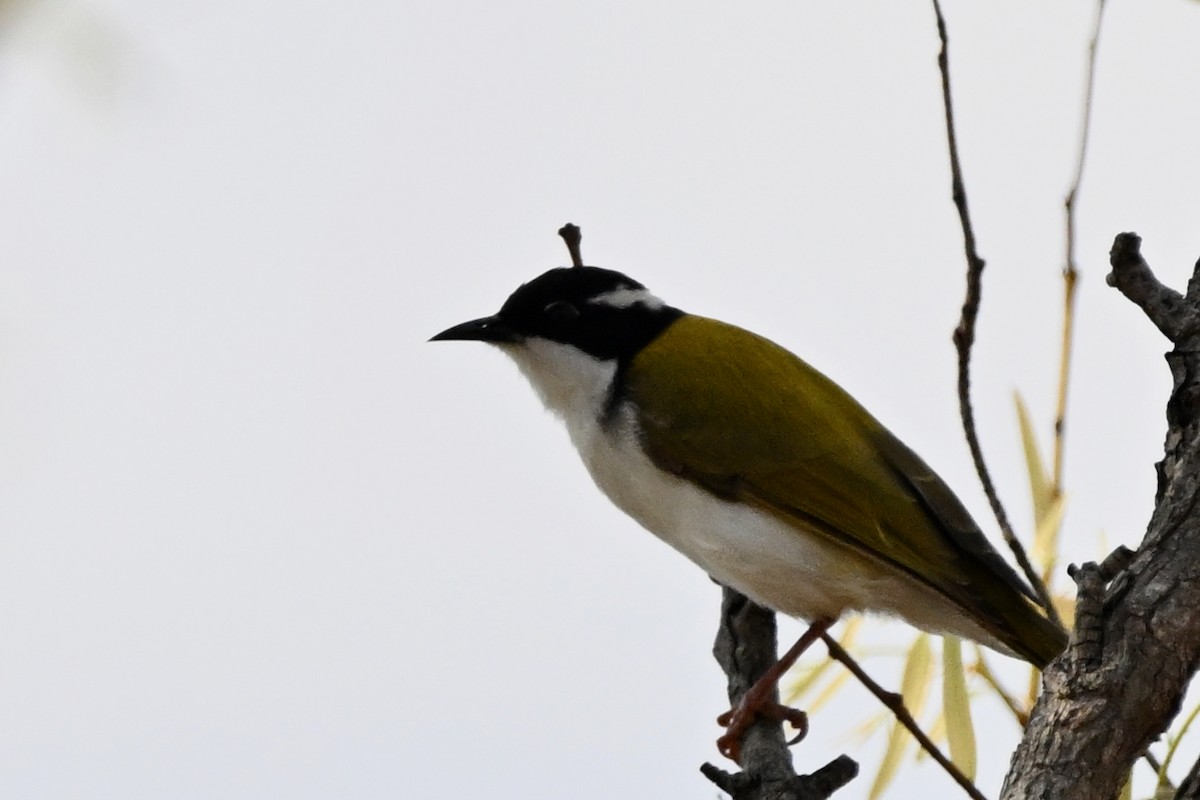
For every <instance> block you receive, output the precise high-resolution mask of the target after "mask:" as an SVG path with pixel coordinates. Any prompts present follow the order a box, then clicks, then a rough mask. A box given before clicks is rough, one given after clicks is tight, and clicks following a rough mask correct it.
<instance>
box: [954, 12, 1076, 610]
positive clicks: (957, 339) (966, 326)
mask: <svg viewBox="0 0 1200 800" xmlns="http://www.w3.org/2000/svg"><path fill="white" fill-rule="evenodd" d="M933 10H934V13H935V14H936V15H937V30H938V37H939V38H940V39H941V43H942V47H941V50H940V51H938V69H939V70H940V71H941V74H942V105H943V107H944V108H945V114H946V142H947V144H948V146H949V149H950V176H951V183H950V191H951V194H952V196H953V198H954V207H955V208H956V209H957V210H958V221H959V224H960V225H961V226H962V232H963V249H964V251H965V253H966V257H967V294H966V298H965V299H964V300H963V308H962V316H961V317H960V319H959V322H958V327H956V328H955V329H954V347H955V349H956V350H957V351H958V409H959V413H960V415H961V416H962V423H963V433H964V434H965V435H966V437H967V446H968V447H969V448H970V450H971V460H972V461H974V463H975V472H976V473H977V474H978V475H979V482H980V483H982V484H983V491H984V494H986V495H987V499H988V503H989V504H990V505H991V507H992V514H994V515H995V517H996V522H997V524H999V526H1000V532H1001V533H1002V534H1003V536H1004V541H1005V543H1006V544H1008V547H1009V549H1010V550H1012V553H1013V555H1014V556H1015V557H1016V559H1017V564H1018V565H1019V566H1020V567H1021V571H1022V572H1023V573H1024V574H1025V579H1026V580H1028V581H1029V584H1030V585H1031V586H1032V587H1033V590H1034V591H1035V592H1036V593H1037V596H1038V600H1039V601H1040V603H1041V605H1042V607H1043V608H1044V609H1045V610H1046V615H1047V616H1048V617H1049V618H1050V619H1051V620H1053V621H1054V622H1056V623H1058V624H1059V625H1061V624H1062V619H1061V618H1060V617H1059V615H1058V610H1057V609H1056V608H1055V607H1054V601H1053V600H1051V598H1050V592H1049V590H1048V589H1047V588H1046V584H1045V583H1044V582H1043V581H1042V578H1041V576H1040V575H1038V573H1037V570H1035V569H1034V568H1033V565H1032V564H1031V563H1029V556H1028V555H1026V553H1025V548H1024V547H1023V546H1022V545H1021V542H1020V541H1019V540H1018V539H1017V535H1016V534H1015V533H1014V532H1013V527H1012V523H1010V522H1009V521H1008V512H1006V511H1005V510H1004V504H1003V503H1001V502H1000V495H999V494H998V493H997V492H996V486H995V484H994V483H992V475H991V473H990V472H989V471H988V468H987V463H986V462H985V461H984V459H983V448H982V447H981V446H980V444H979V433H978V431H977V430H976V427H975V409H974V408H973V407H972V406H971V348H972V347H973V346H974V344H975V321H976V319H977V318H978V316H979V301H980V297H981V294H982V289H983V266H984V261H983V259H982V258H980V257H979V253H978V251H977V250H976V249H975V229H974V228H973V227H972V226H971V214H970V212H969V211H968V209H967V190H966V187H965V185H964V183H963V176H962V165H961V164H960V163H959V158H958V135H957V134H956V133H955V126H954V103H953V101H952V100H951V96H950V58H949V49H950V41H949V37H948V36H947V35H946V20H945V18H944V17H943V16H942V7H941V4H940V3H938V0H933Z"/></svg>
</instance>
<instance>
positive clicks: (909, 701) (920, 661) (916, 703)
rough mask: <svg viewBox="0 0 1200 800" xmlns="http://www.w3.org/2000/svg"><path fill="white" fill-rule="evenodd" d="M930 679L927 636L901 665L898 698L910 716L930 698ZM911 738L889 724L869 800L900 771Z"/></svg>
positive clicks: (902, 727) (915, 714) (919, 641)
mask: <svg viewBox="0 0 1200 800" xmlns="http://www.w3.org/2000/svg"><path fill="white" fill-rule="evenodd" d="M932 675H933V658H932V656H931V652H930V646H929V634H926V633H922V634H921V635H919V636H918V637H917V639H916V641H914V642H913V645H912V648H911V649H910V650H909V651H908V659H907V661H905V664H904V677H903V678H902V679H901V681H900V695H901V696H902V697H903V698H904V705H905V707H906V708H908V710H909V713H911V714H912V715H913V717H916V716H917V714H918V713H919V712H920V710H921V708H922V706H924V704H925V697H926V696H927V695H928V694H929V683H930V679H931V677H932ZM911 739H912V735H911V734H910V733H909V732H908V730H906V729H905V727H904V726H903V725H901V724H900V723H899V722H895V721H893V722H892V732H891V734H890V735H889V736H888V743H887V749H886V750H885V751H884V753H883V760H882V761H881V762H880V764H879V771H878V772H877V773H875V782H874V783H872V784H871V791H870V793H869V794H868V795H867V796H868V798H870V800H876V798H878V797H880V796H881V795H882V794H883V792H884V790H886V789H887V787H888V785H889V784H891V782H892V780H893V779H894V778H895V777H896V773H897V772H898V771H899V769H900V765H901V763H903V761H904V751H905V750H906V749H907V747H908V743H909V741H910V740H911Z"/></svg>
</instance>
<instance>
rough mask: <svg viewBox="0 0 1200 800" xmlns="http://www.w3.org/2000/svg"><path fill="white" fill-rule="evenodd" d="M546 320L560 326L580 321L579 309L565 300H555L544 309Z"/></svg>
mask: <svg viewBox="0 0 1200 800" xmlns="http://www.w3.org/2000/svg"><path fill="white" fill-rule="evenodd" d="M542 311H543V313H545V315H546V319H548V320H550V321H551V322H555V323H558V324H560V325H566V324H568V323H571V322H574V321H575V320H577V319H579V309H578V308H576V307H575V306H573V305H571V304H570V303H568V302H566V301H565V300H555V301H554V302H553V303H551V304H550V305H548V306H546V307H545V308H544V309H542Z"/></svg>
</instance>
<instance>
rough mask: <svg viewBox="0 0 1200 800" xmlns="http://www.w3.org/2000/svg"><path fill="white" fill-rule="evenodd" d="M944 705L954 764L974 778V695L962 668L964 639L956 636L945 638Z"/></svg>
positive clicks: (969, 777) (943, 644) (943, 663)
mask: <svg viewBox="0 0 1200 800" xmlns="http://www.w3.org/2000/svg"><path fill="white" fill-rule="evenodd" d="M942 707H943V710H944V712H943V713H945V715H946V741H947V742H949V744H950V760H951V761H953V762H954V766H956V767H958V768H959V770H961V771H962V774H963V775H966V776H967V778H968V780H971V781H974V780H975V726H974V725H973V724H972V722H971V698H970V697H969V696H968V695H967V676H966V672H965V671H964V670H963V662H962V642H961V641H960V640H959V639H958V637H957V636H946V637H944V638H943V639H942Z"/></svg>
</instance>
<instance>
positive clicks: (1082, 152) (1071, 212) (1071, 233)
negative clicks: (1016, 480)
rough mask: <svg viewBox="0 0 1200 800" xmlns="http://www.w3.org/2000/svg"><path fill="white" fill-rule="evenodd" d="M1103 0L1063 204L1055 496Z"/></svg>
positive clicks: (1060, 471)
mask: <svg viewBox="0 0 1200 800" xmlns="http://www.w3.org/2000/svg"><path fill="white" fill-rule="evenodd" d="M1104 4H1105V0H1096V21H1095V24H1094V27H1093V28H1092V39H1091V42H1090V43H1089V45H1088V61H1087V78H1086V80H1085V82H1084V90H1083V121H1082V122H1081V123H1080V126H1079V154H1078V158H1077V159H1076V161H1075V177H1074V179H1073V180H1072V181H1071V188H1070V189H1069V190H1068V191H1067V198H1066V200H1065V201H1064V203H1063V206H1064V209H1065V211H1066V217H1067V236H1066V239H1067V243H1066V249H1067V253H1066V262H1065V263H1064V264H1063V331H1062V351H1061V356H1060V358H1059V369H1058V402H1057V404H1056V406H1055V412H1054V473H1053V475H1054V477H1053V480H1052V482H1051V485H1052V486H1053V491H1054V494H1055V496H1059V495H1061V494H1062V485H1063V450H1064V449H1065V447H1064V444H1065V443H1064V439H1065V435H1066V426H1067V388H1068V386H1069V383H1070V376H1071V341H1072V339H1073V338H1074V333H1075V287H1076V284H1077V283H1078V282H1079V269H1078V268H1077V266H1076V263H1075V200H1076V199H1077V198H1078V197H1079V186H1080V184H1082V183H1083V166H1084V164H1085V163H1087V149H1088V135H1089V134H1090V133H1091V130H1092V98H1093V97H1094V95H1095V93H1096V54H1097V52H1098V50H1099V47H1100V29H1101V24H1102V23H1103V22H1104Z"/></svg>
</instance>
